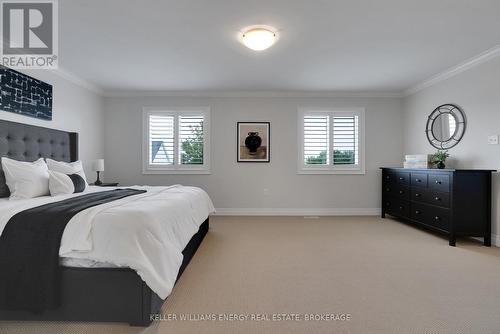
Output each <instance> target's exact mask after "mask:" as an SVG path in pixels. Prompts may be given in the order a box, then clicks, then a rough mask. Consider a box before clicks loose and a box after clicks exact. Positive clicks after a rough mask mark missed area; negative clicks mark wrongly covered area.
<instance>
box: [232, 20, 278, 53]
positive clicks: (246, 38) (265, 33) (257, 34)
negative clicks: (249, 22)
mask: <svg viewBox="0 0 500 334" xmlns="http://www.w3.org/2000/svg"><path fill="white" fill-rule="evenodd" d="M277 40H278V33H277V32H276V29H274V28H272V27H269V26H251V27H247V28H245V29H243V31H242V32H241V33H240V41H241V43H242V44H243V45H245V46H246V47H247V48H249V49H252V50H254V51H262V50H265V49H267V48H269V47H271V46H272V45H273V44H274V43H276V41H277Z"/></svg>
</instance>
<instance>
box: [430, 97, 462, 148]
mask: <svg viewBox="0 0 500 334" xmlns="http://www.w3.org/2000/svg"><path fill="white" fill-rule="evenodd" d="M443 114H450V115H452V116H453V117H454V118H455V122H456V127H455V132H454V133H453V135H451V137H450V138H449V139H447V140H439V139H438V138H436V136H435V135H434V132H433V128H434V123H435V122H436V119H438V118H439V117H440V116H441V115H443ZM466 127H467V120H466V118H465V113H464V112H463V110H462V109H460V107H459V106H457V105H455V104H451V103H447V104H442V105H440V106H439V107H437V108H436V109H434V110H433V111H432V113H431V114H430V115H429V117H428V118H427V125H426V130H425V134H426V136H427V140H428V141H429V143H430V144H431V145H432V146H433V147H435V148H437V149H440V150H448V149H450V148H452V147H454V146H456V145H457V144H458V143H459V142H460V140H462V138H463V136H464V134H465V129H466Z"/></svg>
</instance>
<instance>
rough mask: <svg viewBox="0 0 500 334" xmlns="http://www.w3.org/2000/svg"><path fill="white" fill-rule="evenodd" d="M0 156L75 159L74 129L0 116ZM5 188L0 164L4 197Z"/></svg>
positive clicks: (2, 195)
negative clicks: (17, 120) (2, 118)
mask: <svg viewBox="0 0 500 334" xmlns="http://www.w3.org/2000/svg"><path fill="white" fill-rule="evenodd" d="M0 157H7V158H11V159H16V160H20V161H35V160H37V159H39V158H51V159H54V160H58V161H66V162H71V161H76V160H78V133H76V132H65V131H61V130H54V129H48V128H43V127H40V126H34V125H27V124H22V123H15V122H10V121H4V120H0ZM9 194H10V192H9V188H8V187H7V185H6V184H5V175H4V173H3V171H2V170H1V165H0V197H8V196H9Z"/></svg>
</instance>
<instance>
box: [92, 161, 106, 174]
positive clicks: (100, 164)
mask: <svg viewBox="0 0 500 334" xmlns="http://www.w3.org/2000/svg"><path fill="white" fill-rule="evenodd" d="M92 169H93V170H94V172H103V171H104V159H97V160H94V162H93V163H92Z"/></svg>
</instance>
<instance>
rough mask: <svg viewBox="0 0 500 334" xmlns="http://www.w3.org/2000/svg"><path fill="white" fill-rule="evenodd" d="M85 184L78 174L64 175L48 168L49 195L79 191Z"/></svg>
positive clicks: (83, 188)
mask: <svg viewBox="0 0 500 334" xmlns="http://www.w3.org/2000/svg"><path fill="white" fill-rule="evenodd" d="M86 186H87V184H86V183H85V180H84V179H83V177H81V176H80V175H78V174H70V175H66V174H64V173H59V172H55V171H52V170H49V189H50V195H51V196H57V195H65V194H73V193H81V192H82V191H84V190H85V188H86Z"/></svg>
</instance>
